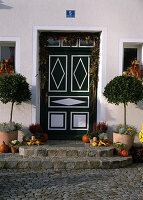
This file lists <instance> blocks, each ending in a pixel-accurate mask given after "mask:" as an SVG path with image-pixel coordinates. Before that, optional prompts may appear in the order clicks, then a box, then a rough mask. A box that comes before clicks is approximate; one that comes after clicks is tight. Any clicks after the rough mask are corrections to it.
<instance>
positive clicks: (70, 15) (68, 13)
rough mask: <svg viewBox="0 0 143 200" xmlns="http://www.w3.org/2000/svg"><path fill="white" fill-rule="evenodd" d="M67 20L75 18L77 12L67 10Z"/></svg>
mask: <svg viewBox="0 0 143 200" xmlns="http://www.w3.org/2000/svg"><path fill="white" fill-rule="evenodd" d="M66 18H75V10H66Z"/></svg>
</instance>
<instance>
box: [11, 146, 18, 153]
mask: <svg viewBox="0 0 143 200" xmlns="http://www.w3.org/2000/svg"><path fill="white" fill-rule="evenodd" d="M10 148H11V153H18V151H19V149H18V148H16V147H14V146H11V147H10Z"/></svg>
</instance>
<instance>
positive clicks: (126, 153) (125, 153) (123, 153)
mask: <svg viewBox="0 0 143 200" xmlns="http://www.w3.org/2000/svg"><path fill="white" fill-rule="evenodd" d="M120 154H121V156H124V157H126V156H128V155H129V153H128V151H126V150H122V151H121V153H120Z"/></svg>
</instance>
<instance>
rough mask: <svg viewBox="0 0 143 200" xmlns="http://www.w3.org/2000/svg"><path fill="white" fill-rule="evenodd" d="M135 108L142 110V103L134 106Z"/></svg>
mask: <svg viewBox="0 0 143 200" xmlns="http://www.w3.org/2000/svg"><path fill="white" fill-rule="evenodd" d="M136 108H139V109H140V110H143V101H140V102H138V103H137V105H136Z"/></svg>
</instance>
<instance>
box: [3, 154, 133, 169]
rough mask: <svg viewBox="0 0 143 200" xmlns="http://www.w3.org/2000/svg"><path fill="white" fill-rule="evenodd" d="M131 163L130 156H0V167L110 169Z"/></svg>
mask: <svg viewBox="0 0 143 200" xmlns="http://www.w3.org/2000/svg"><path fill="white" fill-rule="evenodd" d="M131 164H132V157H130V156H129V157H106V158H103V157H100V158H92V157H91V158H89V157H88V158H57V157H55V158H45V157H37V158H34V157H32V158H29V157H23V156H19V155H18V156H15V157H14V156H13V155H11V157H10V156H9V157H3V158H0V169H33V170H41V169H67V170H68V169H70V170H71V169H99V168H101V169H112V168H121V167H126V166H129V165H131Z"/></svg>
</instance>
